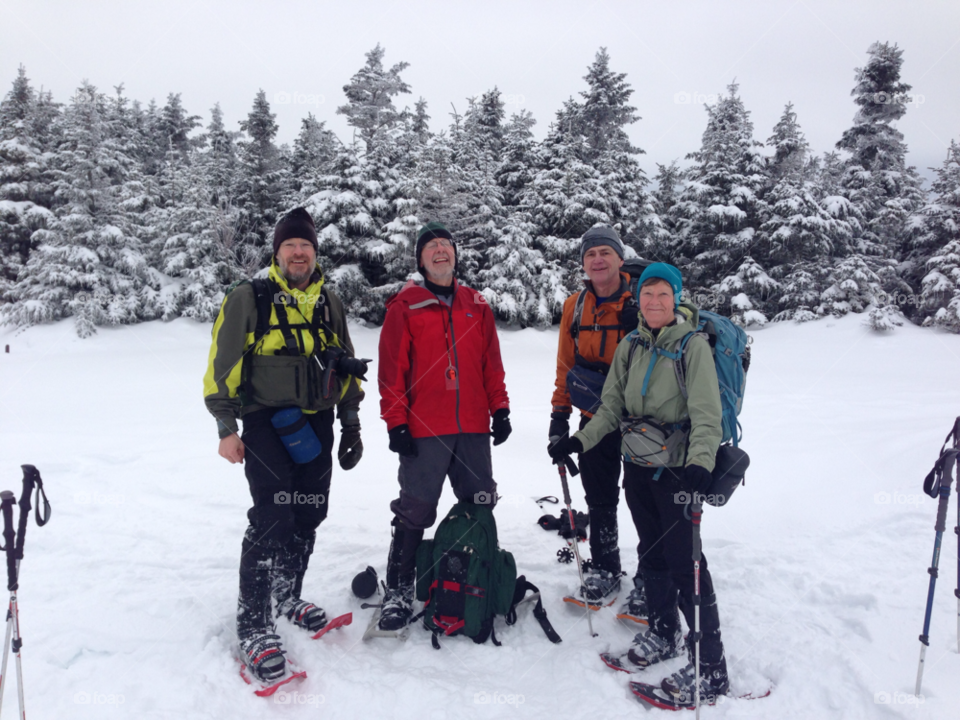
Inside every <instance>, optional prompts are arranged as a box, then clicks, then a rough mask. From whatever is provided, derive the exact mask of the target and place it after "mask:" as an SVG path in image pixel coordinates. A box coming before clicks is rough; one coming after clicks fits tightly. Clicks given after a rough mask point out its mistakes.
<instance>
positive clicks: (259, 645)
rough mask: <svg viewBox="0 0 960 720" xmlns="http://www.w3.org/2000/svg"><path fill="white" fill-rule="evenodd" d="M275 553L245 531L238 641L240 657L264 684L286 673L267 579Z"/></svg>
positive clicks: (238, 608)
mask: <svg viewBox="0 0 960 720" xmlns="http://www.w3.org/2000/svg"><path fill="white" fill-rule="evenodd" d="M275 554H276V551H275V550H274V549H272V548H267V547H264V546H263V545H261V544H259V543H257V542H256V540H255V537H254V532H253V528H247V532H246V534H245V535H244V536H243V545H242V554H241V556H240V597H239V600H238V602H237V638H238V639H239V641H240V657H241V658H243V659H244V661H245V662H246V663H247V665H248V666H249V667H250V670H251V672H252V673H253V674H254V676H255V677H257V678H258V679H259V680H262V681H264V682H268V681H271V680H275V679H277V678H280V677H282V676H283V674H284V672H285V671H286V661H285V660H284V657H283V648H282V646H281V644H280V638H279V637H277V635H276V634H275V633H274V625H273V613H272V612H271V607H270V576H271V572H272V568H273V564H274V559H275V558H274V556H275Z"/></svg>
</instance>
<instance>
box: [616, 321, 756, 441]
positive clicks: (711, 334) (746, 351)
mask: <svg viewBox="0 0 960 720" xmlns="http://www.w3.org/2000/svg"><path fill="white" fill-rule="evenodd" d="M694 335H703V336H704V337H706V339H707V341H708V342H709V343H710V349H711V351H712V352H713V362H714V365H715V366H716V368H717V380H718V381H719V382H720V408H721V411H722V413H721V425H722V427H723V439H722V440H721V441H720V443H721V445H722V444H723V443H726V442H730V441H731V440H732V441H733V445H734V447H737V446H738V445H739V443H740V439H741V438H742V437H743V428H742V427H741V426H740V423H739V422H738V421H737V416H738V415H739V414H740V410H741V408H742V407H743V394H744V391H745V390H746V387H747V369H748V368H749V367H750V339H749V337H747V333H746V332H745V331H744V330H743V328H741V327H740V326H739V325H737V324H735V323H734V322H733V321H732V320H731V319H730V318H728V317H724V316H723V315H718V314H717V313H712V312H709V311H707V310H701V311H700V320H699V322H698V324H697V329H696V331H695V332H690V333H687V334H686V335H684V336H683V338H682V339H681V340H680V343H679V345H678V346H677V349H676V351H675V352H672V353H671V352H666V351H663V350H658V351H657V354H659V355H664V356H665V357H669V358H670V359H672V360H673V362H674V370H675V372H676V375H677V383H678V384H679V385H680V392H681V393H682V394H683V397H684V399H685V400H686V399H687V383H686V372H687V370H686V365H685V363H684V360H683V356H684V352H685V351H686V349H687V343H689V342H690V338H692V337H693V336H694ZM625 339H629V340H631V341H632V344H631V346H630V354H629V355H628V356H627V372H629V370H630V365H631V364H632V362H633V353H634V350H635V349H636V346H637V344H638V340H639V335H638V334H637V332H636V331H634V332H633V333H631V334H630V335H628V336H627V338H625ZM652 370H653V365H652V364H651V365H650V368H649V370H648V372H647V378H646V379H645V380H644V389H646V382H647V380H649V376H650V371H652Z"/></svg>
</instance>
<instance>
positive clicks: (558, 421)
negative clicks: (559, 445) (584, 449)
mask: <svg viewBox="0 0 960 720" xmlns="http://www.w3.org/2000/svg"><path fill="white" fill-rule="evenodd" d="M569 434H570V413H568V412H552V413H550V433H549V435H547V437H551V438H561V437H566V436H567V435H569Z"/></svg>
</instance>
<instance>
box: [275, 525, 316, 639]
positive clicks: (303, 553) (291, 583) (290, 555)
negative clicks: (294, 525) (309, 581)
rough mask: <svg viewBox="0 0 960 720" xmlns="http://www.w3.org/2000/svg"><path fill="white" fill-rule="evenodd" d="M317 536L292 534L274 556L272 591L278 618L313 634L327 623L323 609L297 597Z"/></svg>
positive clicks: (312, 533) (312, 534) (313, 534)
mask: <svg viewBox="0 0 960 720" xmlns="http://www.w3.org/2000/svg"><path fill="white" fill-rule="evenodd" d="M315 539H316V533H314V532H311V533H309V534H301V533H300V532H295V533H294V534H293V537H292V538H291V539H290V542H288V543H287V544H286V546H284V547H283V548H282V549H281V550H280V551H279V552H278V553H277V562H276V564H275V566H274V572H273V582H272V591H273V599H274V602H275V603H276V612H277V615H278V616H280V615H283V616H285V617H286V618H287V619H288V620H290V622H292V623H293V624H294V625H296V626H297V627H301V628H303V629H304V630H308V631H310V632H316V631H317V630H319V629H320V628H322V627H323V626H324V625H326V624H327V614H326V613H325V612H324V611H323V608H321V607H319V606H317V605H314V604H313V603H311V602H307V601H306V600H303V599H301V598H300V590H301V588H302V587H303V576H304V574H305V573H306V572H307V565H308V563H309V562H310V555H311V554H312V553H313V544H314V541H315Z"/></svg>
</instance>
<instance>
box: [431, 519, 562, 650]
mask: <svg viewBox="0 0 960 720" xmlns="http://www.w3.org/2000/svg"><path fill="white" fill-rule="evenodd" d="M528 590H532V591H533V592H534V596H532V597H531V598H528V599H529V600H533V599H536V606H535V608H534V611H533V614H534V617H536V618H537V620H538V621H539V623H540V626H541V627H542V628H543V630H544V632H545V633H546V635H547V637H548V638H550V641H551V642H555V643H558V642H560V636H559V635H557V633H556V632H555V631H554V629H553V627H552V626H551V625H550V622H549V621H548V620H547V613H546V611H545V610H544V609H543V604H542V602H541V601H540V597H539V591H538V590H537V588H536V587H534V586H533V585H531V584H530V583H529V582H527V580H526V578H524V577H523V576H522V575H521V576H520V577H519V578H518V577H517V563H516V561H515V560H514V559H513V555H512V554H511V553H509V552H507V551H506V550H501V549H500V547H499V545H498V543H497V523H496V521H495V520H494V518H493V512H492V510H491V509H490V507H489V506H487V505H474V504H472V503H465V502H458V503H457V504H456V505H454V506H453V507H452V508H451V509H450V512H448V513H447V514H446V516H445V517H444V518H443V520H442V521H441V522H440V524H439V525H438V526H437V531H436V533H435V534H434V537H433V539H432V540H424V541H423V542H421V543H420V546H419V547H418V548H417V586H416V592H417V600H420V601H421V602H423V603H424V608H423V611H422V612H421V613H420V615H419V616H418V617H423V624H424V627H426V628H427V630H430V631H431V632H432V633H433V637H432V638H431V642H432V643H433V646H434V647H435V648H437V649H439V648H440V642H439V640H438V637H439V636H440V635H466V636H467V637H470V638H472V639H473V641H474V642H476V643H483V642H486V640H487V638H492V640H493V643H494V645H500V643H499V642H498V641H497V636H496V633H495V632H494V629H493V620H494V618H495V617H496V616H497V615H504V616H505V617H506V622H507V624H508V625H512V624H513V623H515V622H516V619H517V615H516V606H517V604H518V603H519V602H521V601H522V600H523V599H524V598H525V597H526V594H527V591H528Z"/></svg>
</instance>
